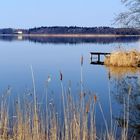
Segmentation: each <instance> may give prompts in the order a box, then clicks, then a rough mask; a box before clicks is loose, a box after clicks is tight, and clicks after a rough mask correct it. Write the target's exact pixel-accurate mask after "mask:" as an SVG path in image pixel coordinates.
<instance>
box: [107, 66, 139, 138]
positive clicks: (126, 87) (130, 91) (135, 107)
mask: <svg viewBox="0 0 140 140" xmlns="http://www.w3.org/2000/svg"><path fill="white" fill-rule="evenodd" d="M108 70H109V74H108V75H109V79H110V82H111V93H112V95H113V97H114V98H115V100H116V101H117V103H118V104H119V105H120V106H121V110H120V115H119V117H118V116H117V117H116V116H114V118H115V120H117V122H118V126H119V127H122V128H124V127H126V125H127V114H128V112H129V121H128V124H129V125H128V126H129V130H128V132H129V135H131V136H132V135H133V136H134V137H136V139H139V138H140V68H121V67H108ZM128 97H129V102H128ZM124 108H125V109H124Z"/></svg>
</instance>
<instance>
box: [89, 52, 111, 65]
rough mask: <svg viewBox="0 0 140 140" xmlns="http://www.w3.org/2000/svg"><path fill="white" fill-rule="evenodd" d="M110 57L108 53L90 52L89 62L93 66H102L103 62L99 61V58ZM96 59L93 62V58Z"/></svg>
mask: <svg viewBox="0 0 140 140" xmlns="http://www.w3.org/2000/svg"><path fill="white" fill-rule="evenodd" d="M106 55H110V53H102V52H90V60H91V63H90V64H93V65H104V62H103V61H101V56H106ZM94 57H96V60H95V61H94V60H93V58H94Z"/></svg>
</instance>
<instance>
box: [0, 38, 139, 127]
mask: <svg viewBox="0 0 140 140" xmlns="http://www.w3.org/2000/svg"><path fill="white" fill-rule="evenodd" d="M118 46H121V48H123V49H126V50H129V49H137V50H139V49H140V44H139V42H138V41H137V42H131V43H127V42H125V43H123V42H122V43H109V44H107V43H106V44H96V43H80V44H63V43H61V44H60V43H59V44H56V43H55V44H53V43H50V44H49V43H46V44H45V43H44V44H41V43H33V42H30V41H11V42H8V41H2V40H1V41H0V94H1V95H2V94H3V93H4V92H5V90H6V89H7V87H8V86H10V87H11V89H12V92H11V97H10V98H17V97H18V96H21V97H22V95H25V94H28V92H29V91H30V90H32V78H31V71H30V66H31V65H32V67H33V70H34V76H35V84H36V90H37V96H38V99H39V101H40V103H42V104H44V101H43V99H44V97H45V86H46V80H47V77H48V75H50V76H51V82H50V83H49V88H48V95H49V100H52V99H53V100H54V101H55V103H56V104H57V105H58V106H59V104H60V102H61V86H60V79H59V71H61V72H62V73H63V78H64V81H63V84H64V87H65V89H67V87H68V85H69V83H71V87H72V96H73V97H74V98H75V99H76V100H78V97H79V93H80V58H81V55H83V57H84V64H83V87H84V92H85V93H89V92H90V93H91V94H96V95H97V96H98V98H99V100H100V102H101V104H102V107H103V110H104V113H105V117H106V118H107V120H109V91H110V93H111V101H112V108H113V119H116V118H117V117H116V116H118V115H120V114H121V111H122V100H123V97H124V96H126V95H127V93H128V90H129V89H128V87H129V86H131V87H132V92H134V93H133V94H132V96H133V95H135V96H134V97H133V100H132V101H131V104H132V105H133V106H134V107H137V108H135V111H134V110H132V112H131V113H132V118H131V119H132V121H135V123H136V124H139V121H138V120H139V118H136V116H137V117H138V116H139V114H140V112H139V105H140V103H139V100H140V98H139V93H140V88H139V84H140V80H139V70H135V69H132V70H131V69H116V68H106V67H105V66H101V65H91V64H90V52H112V51H114V50H118V49H119V47H118ZM109 77H111V78H109ZM137 103H138V104H137ZM134 114H136V116H134ZM96 115H97V117H96V119H97V120H96V122H97V126H98V127H99V126H102V127H103V125H104V124H103V123H101V120H102V115H101V113H100V111H99V110H98V109H97V114H96ZM136 124H135V125H136ZM102 127H99V128H102Z"/></svg>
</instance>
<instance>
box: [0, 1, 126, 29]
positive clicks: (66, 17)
mask: <svg viewBox="0 0 140 140" xmlns="http://www.w3.org/2000/svg"><path fill="white" fill-rule="evenodd" d="M120 1H121V0H22V1H21V0H3V1H1V2H0V28H4V27H12V28H30V27H35V26H36V27H38V26H88V27H92V26H112V23H113V19H114V17H115V14H118V13H119V12H120V11H123V9H124V7H123V5H122V4H121V2H120ZM113 26H116V25H113Z"/></svg>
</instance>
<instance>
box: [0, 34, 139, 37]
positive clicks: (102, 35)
mask: <svg viewBox="0 0 140 140" xmlns="http://www.w3.org/2000/svg"><path fill="white" fill-rule="evenodd" d="M0 36H22V37H52V38H53V37H58V38H59V37H64V38H71V37H72V38H84V37H85V38H95V37H99V38H100V37H103V38H109V37H140V35H115V34H0Z"/></svg>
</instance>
